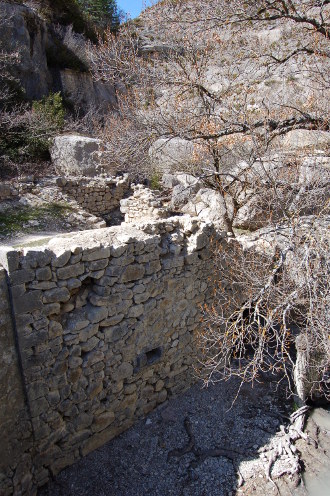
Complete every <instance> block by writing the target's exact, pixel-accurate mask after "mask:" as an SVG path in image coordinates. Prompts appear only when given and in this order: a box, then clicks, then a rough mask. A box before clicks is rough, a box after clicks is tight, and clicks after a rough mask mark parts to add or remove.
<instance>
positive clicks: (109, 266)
mask: <svg viewBox="0 0 330 496" xmlns="http://www.w3.org/2000/svg"><path fill="white" fill-rule="evenodd" d="M211 234H212V228H211V227H210V226H208V225H205V224H199V223H198V221H197V220H196V219H191V218H190V217H189V216H183V217H173V218H170V219H166V220H163V221H155V222H149V223H148V224H146V225H142V224H141V225H140V226H139V229H137V228H135V227H133V226H132V225H125V224H122V225H121V226H119V227H113V228H108V229H100V230H93V231H85V232H83V233H79V234H76V235H72V234H71V235H67V236H65V237H63V238H54V240H52V241H51V242H50V243H49V244H48V246H47V247H40V248H38V249H35V250H34V249H31V248H29V249H26V250H24V251H23V252H16V251H5V252H4V253H2V257H1V258H2V262H3V264H4V265H5V266H6V269H7V271H8V274H9V279H10V290H11V293H12V297H13V313H14V315H15V321H16V328H17V336H18V345H19V350H20V355H21V362H22V375H23V381H24V386H25V389H26V393H27V405H28V411H29V414H30V421H31V423H32V427H33V436H34V437H33V450H34V452H33V458H32V466H31V471H30V477H33V481H34V484H35V487H37V486H38V485H42V484H44V483H45V482H46V481H47V480H48V478H49V475H50V474H56V473H58V472H59V471H60V470H61V469H63V468H64V467H66V466H68V465H70V464H72V463H73V462H74V461H75V460H77V459H78V458H79V457H81V456H84V455H86V454H87V453H89V452H90V451H91V450H93V449H95V448H97V447H99V446H101V445H103V444H104V443H105V442H106V441H108V440H110V439H111V438H113V437H114V436H116V435H117V434H119V433H120V432H122V431H123V430H125V429H127V428H128V427H129V426H131V425H132V424H133V422H134V421H135V420H136V419H137V418H139V417H141V416H144V415H146V414H147V413H148V412H150V411H151V410H153V409H154V408H155V407H156V406H157V405H159V404H161V403H163V402H164V401H165V400H166V399H167V398H168V396H170V395H174V394H178V393H180V392H182V391H183V390H185V389H186V388H188V387H189V385H190V384H191V383H192V381H193V380H194V379H193V374H192V364H193V362H194V360H195V354H196V347H195V341H196V334H197V331H198V329H199V326H200V317H201V316H200V305H202V304H204V303H205V302H207V301H208V299H209V298H210V294H211V288H210V287H209V282H208V277H209V276H210V275H211V271H212V264H211V259H210V257H211V254H210V243H209V240H210V237H211ZM5 347H7V345H6V343H5ZM3 367H4V364H3V363H1V364H0V368H1V370H2V368H3ZM4 373H6V370H4ZM1 377H3V374H2V375H1ZM2 381H3V379H2ZM6 394H7V395H8V397H7V395H6ZM2 396H3V398H2V400H3V404H4V405H6V404H8V402H9V401H10V398H9V393H2ZM21 396H22V394H21ZM20 402H21V404H22V402H23V400H22V398H21V400H20ZM19 432H20V429H18V430H12V431H10V435H11V436H12V439H11V440H10V442H13V443H18V442H19ZM26 432H27V433H28V432H29V429H28V428H27V429H26ZM29 449H30V448H29V447H25V446H24V445H22V450H21V459H22V460H23V459H24V457H25V456H26V453H30V451H29ZM3 470H4V472H3V475H2V479H0V481H1V482H0V494H1V491H2V492H3V493H4V494H6V495H7V494H12V492H13V486H12V488H11V489H10V488H8V487H9V486H8V485H9V482H10V479H8V477H7V472H6V467H4V469H3ZM8 481H9V482H8ZM28 491H30V492H28ZM28 491H27V492H25V493H24V491H22V494H33V491H32V490H31V488H29V489H28Z"/></svg>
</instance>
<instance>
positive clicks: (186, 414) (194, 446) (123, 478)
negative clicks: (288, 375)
mask: <svg viewBox="0 0 330 496" xmlns="http://www.w3.org/2000/svg"><path fill="white" fill-rule="evenodd" d="M237 388H238V384H237V383H236V382H235V381H228V382H227V383H218V384H216V385H214V386H210V387H209V388H207V389H201V387H200V385H196V386H194V387H193V388H191V389H190V390H189V391H188V392H187V393H186V394H185V395H183V396H181V397H179V398H175V399H171V400H170V401H168V402H167V403H166V404H165V405H162V407H161V408H158V409H157V410H156V411H154V412H152V413H151V414H150V415H149V416H148V417H147V418H146V419H144V420H141V421H139V422H138V423H137V424H136V425H135V426H134V427H132V428H131V429H129V430H128V431H126V432H125V433H123V434H122V435H120V436H118V437H117V438H116V439H113V440H112V441H110V442H109V443H107V444H106V445H105V446H103V447H102V448H100V449H98V450H96V451H94V452H93V453H91V454H89V455H88V456H87V457H85V458H84V459H82V460H80V461H79V462H77V463H76V464H75V465H73V466H71V467H69V468H67V469H65V470H64V471H62V472H61V473H60V474H59V475H58V476H57V477H56V478H55V479H54V480H53V481H51V482H50V483H49V484H48V486H45V487H44V488H41V489H40V491H39V493H38V494H39V496H78V495H79V496H87V495H88V496H158V495H162V496H164V495H168V496H170V495H173V496H233V495H234V494H242V495H249V494H253V495H257V496H258V495H260V496H266V495H268V494H270V495H271V494H281V495H283V496H285V495H291V494H297V495H299V496H302V495H306V494H311V495H312V496H318V494H312V493H307V492H306V490H305V488H303V487H301V486H300V487H299V488H298V489H295V485H296V481H295V480H289V478H288V477H282V478H281V479H278V480H277V482H276V483H277V488H276V487H275V485H274V484H272V483H271V482H270V481H268V480H267V479H266V477H265V475H264V464H263V463H262V461H261V459H260V458H259V456H260V452H261V451H262V450H263V449H264V447H265V446H267V445H268V443H270V441H271V440H272V439H273V437H274V435H275V433H276V432H277V431H278V430H279V427H280V425H281V424H283V423H285V416H286V415H288V414H289V413H290V408H291V409H292V406H293V405H292V401H291V402H290V401H288V400H285V398H283V397H281V395H280V394H279V392H278V391H276V388H275V385H274V384H272V383H270V382H266V383H264V384H258V385H256V386H254V388H251V387H250V386H248V385H246V386H244V387H243V388H242V390H241V392H240V395H239V396H238V399H237V400H236V401H235V402H234V403H233V401H234V400H235V395H236V393H237ZM326 413H327V412H326ZM312 422H313V424H314V421H312ZM319 431H320V429H319ZM314 434H315V435H317V434H316V433H315V432H314ZM323 434H324V435H325V441H327V443H328V445H329V431H326V430H325V431H324V432H323ZM325 441H324V442H325ZM304 444H305V445H306V442H302V444H301V445H300V447H299V449H300V451H302V452H304V449H305V448H306V446H305V448H304ZM320 446H321V445H319V449H318V450H317V449H316V447H309V449H310V450H313V449H314V450H316V451H315V453H313V455H312V458H313V457H314V459H315V460H321V458H322V456H323V458H324V457H325V458H324V459H323V458H322V463H321V461H320V463H319V465H320V466H318V467H315V460H314V463H313V464H312V465H311V467H310V468H311V470H312V475H313V474H314V475H315V473H317V471H318V470H322V467H323V465H324V464H325V466H326V463H327V461H329V458H328V456H327V447H324V446H323V447H322V446H321V448H322V449H320ZM328 447H329V448H330V446H328ZM324 451H325V453H324ZM328 452H329V451H328ZM320 454H321V455H322V456H321V457H320ZM308 456H309V460H311V453H309V454H308ZM281 463H282V466H283V463H285V460H282V462H281ZM317 463H318V462H317ZM317 463H316V465H317ZM322 464H323V465H322ZM305 465H306V463H305ZM307 465H308V463H307ZM323 470H324V468H323ZM238 473H240V474H241V475H238ZM241 477H242V478H243V479H244V483H243V485H242V486H241V487H240V488H239V487H238V485H239V483H238V481H239V480H240V479H241ZM278 491H280V492H279V493H278Z"/></svg>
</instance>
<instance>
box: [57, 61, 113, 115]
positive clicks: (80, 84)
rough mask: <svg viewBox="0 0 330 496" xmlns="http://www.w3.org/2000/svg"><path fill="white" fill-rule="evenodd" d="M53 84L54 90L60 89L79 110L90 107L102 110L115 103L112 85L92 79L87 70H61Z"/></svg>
mask: <svg viewBox="0 0 330 496" xmlns="http://www.w3.org/2000/svg"><path fill="white" fill-rule="evenodd" d="M54 84H55V90H56V91H62V92H63V94H64V96H65V98H66V100H68V101H69V102H71V103H72V105H73V106H74V107H75V108H76V109H77V110H80V111H81V109H84V110H88V109H90V108H92V107H93V108H94V109H95V108H99V109H100V110H101V111H102V110H106V109H107V108H108V107H109V106H110V107H113V106H115V104H116V95H115V91H114V88H113V86H111V85H109V84H105V83H103V82H102V81H93V77H92V75H91V74H90V73H88V72H78V71H74V70H71V69H64V70H61V71H59V73H58V75H57V78H56V81H55V82H54Z"/></svg>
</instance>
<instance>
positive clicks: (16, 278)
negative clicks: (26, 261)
mask: <svg viewBox="0 0 330 496" xmlns="http://www.w3.org/2000/svg"><path fill="white" fill-rule="evenodd" d="M35 274H36V273H35V271H34V270H33V269H22V270H15V272H11V274H10V282H11V284H12V285H16V284H24V283H26V282H30V281H33V279H34V278H35Z"/></svg>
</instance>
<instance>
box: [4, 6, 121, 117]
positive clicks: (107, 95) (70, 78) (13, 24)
mask: <svg viewBox="0 0 330 496" xmlns="http://www.w3.org/2000/svg"><path fill="white" fill-rule="evenodd" d="M0 20H1V22H0V39H1V49H2V50H3V51H4V52H5V53H9V54H14V53H15V54H16V53H17V55H18V57H17V60H15V63H11V67H10V72H11V74H12V75H13V76H14V77H15V78H16V79H17V80H18V82H19V84H20V85H21V86H22V88H23V89H24V91H25V94H26V97H27V98H28V99H29V100H39V99H40V98H42V97H43V96H46V95H48V94H49V92H51V91H53V92H58V91H61V93H62V95H63V96H64V97H65V99H66V100H67V101H68V102H69V103H70V104H71V105H72V106H73V108H74V110H75V111H76V112H78V113H79V114H84V113H86V112H87V111H88V110H89V109H90V108H91V107H93V108H95V107H98V108H100V109H101V110H106V109H107V108H108V107H109V106H110V107H113V106H114V105H115V104H116V96H115V91H114V87H113V86H112V85H111V84H105V83H103V82H102V81H93V77H92V75H91V73H90V72H88V71H87V72H81V71H79V70H72V69H69V68H63V60H60V55H56V56H55V59H56V57H57V59H58V60H55V62H54V61H52V63H49V50H56V46H57V45H58V44H59V40H58V39H57V38H56V36H55V37H54V28H53V26H52V25H51V24H50V23H49V22H46V21H45V20H44V19H42V18H41V17H40V15H38V12H37V11H36V10H35V9H33V8H30V7H29V6H27V5H21V4H18V3H13V2H11V3H8V2H5V1H2V0H0Z"/></svg>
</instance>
